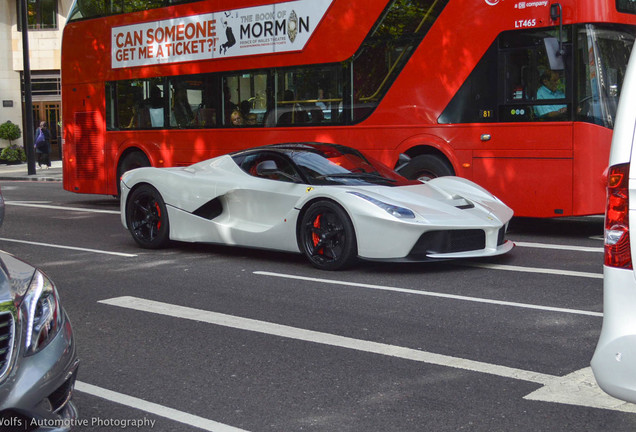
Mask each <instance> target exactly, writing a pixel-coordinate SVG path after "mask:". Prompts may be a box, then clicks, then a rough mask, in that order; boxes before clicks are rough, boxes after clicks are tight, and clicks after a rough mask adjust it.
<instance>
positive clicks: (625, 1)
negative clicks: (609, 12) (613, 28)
mask: <svg viewBox="0 0 636 432" xmlns="http://www.w3.org/2000/svg"><path fill="white" fill-rule="evenodd" d="M616 10H618V11H619V12H625V13H631V14H636V2H635V1H634V0H616Z"/></svg>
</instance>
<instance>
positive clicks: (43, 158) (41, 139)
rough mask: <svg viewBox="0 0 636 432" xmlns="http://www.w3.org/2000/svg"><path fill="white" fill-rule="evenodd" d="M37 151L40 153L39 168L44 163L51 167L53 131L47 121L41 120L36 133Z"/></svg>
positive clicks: (47, 167)
mask: <svg viewBox="0 0 636 432" xmlns="http://www.w3.org/2000/svg"><path fill="white" fill-rule="evenodd" d="M35 153H36V154H37V155H38V168H42V165H45V166H46V169H49V168H51V133H50V132H49V126H48V125H47V124H46V122H40V127H39V128H38V129H37V131H36V133H35Z"/></svg>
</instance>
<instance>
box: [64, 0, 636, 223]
mask: <svg viewBox="0 0 636 432" xmlns="http://www.w3.org/2000/svg"><path fill="white" fill-rule="evenodd" d="M635 34H636V2H634V1H633V0H558V1H555V0H525V1H522V0H294V1H285V0H234V1H233V2H232V9H228V3H227V2H223V1H221V0H207V1H183V0H137V1H131V2H104V1H103V0H76V2H75V4H74V6H73V8H72V10H71V12H70V15H69V19H68V23H67V25H66V27H65V29H64V37H63V48H62V101H63V130H64V147H63V148H64V187H65V189H67V190H69V191H74V192H79V193H98V194H112V195H116V194H117V193H118V179H119V177H120V175H121V174H122V173H123V172H124V171H126V170H129V169H132V168H135V167H139V166H147V165H152V166H158V167H167V166H180V165H189V164H191V163H194V162H197V161H200V160H202V159H206V158H209V157H212V156H216V155H220V154H223V153H226V152H229V151H232V150H237V149H242V148H246V147H251V146H257V145H265V144H271V143H278V142H294V141H321V142H334V143H340V144H345V145H349V146H352V147H355V148H358V149H360V150H362V151H364V152H365V153H367V154H369V155H370V156H372V157H375V158H377V159H380V160H381V161H383V162H385V163H386V164H387V165H389V166H393V167H395V166H396V165H397V161H398V158H399V155H400V154H402V153H404V154H406V155H408V156H410V162H409V163H408V164H406V165H405V166H401V167H400V172H401V173H402V174H403V175H405V176H407V177H410V178H421V179H425V178H428V177H435V176H441V175H451V174H454V175H458V176H462V177H466V178H468V179H471V180H473V181H475V182H477V183H479V184H481V185H483V186H484V187H485V188H487V189H488V190H490V191H491V192H493V193H494V194H495V195H497V196H499V197H500V198H502V199H503V200H504V201H505V202H506V203H507V204H508V205H509V206H511V207H512V208H513V209H514V211H515V214H516V215H518V216H533V217H554V216H569V215H587V214H597V213H602V212H603V209H604V197H605V195H604V194H605V192H604V173H605V170H606V167H607V160H608V156H609V145H610V140H611V135H612V127H613V122H614V116H615V112H616V104H617V101H618V97H619V94H620V90H621V86H622V81H623V76H624V73H625V67H626V64H627V60H628V57H629V53H630V50H631V48H632V45H633V43H634V36H635Z"/></svg>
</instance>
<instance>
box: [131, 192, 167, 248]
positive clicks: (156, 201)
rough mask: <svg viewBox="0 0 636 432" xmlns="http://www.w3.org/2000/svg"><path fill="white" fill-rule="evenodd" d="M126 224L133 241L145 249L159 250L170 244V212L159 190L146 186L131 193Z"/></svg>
mask: <svg viewBox="0 0 636 432" xmlns="http://www.w3.org/2000/svg"><path fill="white" fill-rule="evenodd" d="M126 224H127V225H128V230H129V231H130V234H132V237H133V239H135V241H136V242H137V244H138V245H139V246H141V247H143V248H146V249H159V248H162V247H164V246H166V245H167V244H168V241H169V233H170V225H169V222H168V212H167V211H166V204H165V203H164V201H163V198H162V197H161V194H160V193H159V191H158V190H157V189H155V188H154V187H152V186H150V185H148V184H145V185H141V186H139V187H137V188H135V189H134V190H133V191H132V192H131V193H130V196H129V197H128V203H127V204H126Z"/></svg>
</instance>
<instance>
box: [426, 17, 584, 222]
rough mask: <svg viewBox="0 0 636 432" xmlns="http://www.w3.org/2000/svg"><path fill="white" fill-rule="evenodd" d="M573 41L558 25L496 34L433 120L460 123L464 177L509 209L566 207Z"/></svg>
mask: <svg viewBox="0 0 636 432" xmlns="http://www.w3.org/2000/svg"><path fill="white" fill-rule="evenodd" d="M571 47H572V44H571V43H570V36H569V32H567V31H566V32H563V33H562V34H561V35H559V32H558V29H557V28H543V29H530V30H516V31H508V32H504V33H502V34H500V35H499V37H498V38H497V39H496V40H495V42H494V43H493V44H492V45H491V47H490V48H489V49H488V51H487V52H486V54H484V56H483V57H482V59H481V60H480V62H479V63H478V64H477V66H476V67H475V69H474V70H473V72H472V73H471V75H470V76H469V77H468V78H467V80H466V81H465V82H464V84H463V85H462V87H461V88H460V89H459V91H458V92H457V93H456V94H455V96H454V97H453V99H452V100H451V102H450V103H449V105H448V106H447V108H446V109H445V111H444V113H443V114H442V116H440V118H439V122H440V123H446V124H450V123H463V124H465V127H461V128H457V129H459V130H458V131H457V133H456V134H454V136H453V140H454V141H455V142H456V144H454V145H453V146H454V147H459V146H462V145H463V146H466V145H469V146H470V147H471V148H472V150H473V160H472V164H471V168H472V173H471V175H470V178H471V179H472V180H474V181H475V182H477V183H479V184H483V185H485V186H486V185H487V187H488V190H489V191H491V192H492V193H494V194H495V195H497V196H499V197H500V198H501V199H502V200H504V202H506V204H508V205H509V206H510V207H511V208H512V209H513V210H514V211H515V214H516V215H520V216H522V215H526V214H528V215H529V214H533V215H535V216H537V215H540V216H543V217H553V216H558V215H567V214H571V212H572V205H573V203H572V187H573V186H572V176H573V159H572V158H573V142H572V130H573V127H572V126H573V121H572V120H573V109H574V105H573V103H572V93H573V90H572V89H573V87H572V67H571V64H572V48H571Z"/></svg>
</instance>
